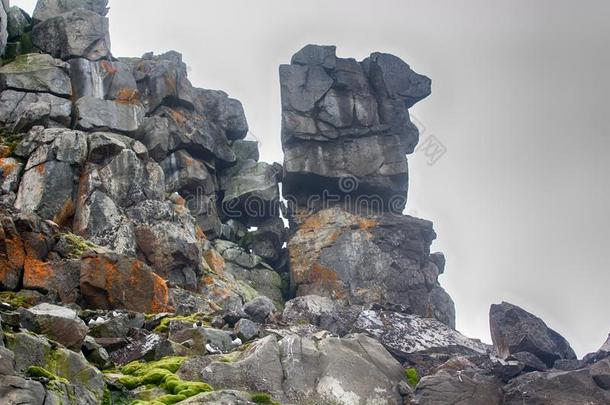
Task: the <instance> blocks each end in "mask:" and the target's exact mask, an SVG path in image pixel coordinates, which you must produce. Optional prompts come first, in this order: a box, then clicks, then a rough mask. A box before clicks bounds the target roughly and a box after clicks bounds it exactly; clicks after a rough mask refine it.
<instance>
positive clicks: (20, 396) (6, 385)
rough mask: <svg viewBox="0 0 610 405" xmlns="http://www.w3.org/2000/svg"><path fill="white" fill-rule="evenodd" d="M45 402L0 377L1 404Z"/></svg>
mask: <svg viewBox="0 0 610 405" xmlns="http://www.w3.org/2000/svg"><path fill="white" fill-rule="evenodd" d="M1 8H2V7H0V9H1ZM44 400H45V389H44V387H43V386H42V384H41V383H39V382H38V381H32V380H26V379H24V378H21V377H17V376H10V375H0V402H2V403H3V404H28V405H43V403H44Z"/></svg>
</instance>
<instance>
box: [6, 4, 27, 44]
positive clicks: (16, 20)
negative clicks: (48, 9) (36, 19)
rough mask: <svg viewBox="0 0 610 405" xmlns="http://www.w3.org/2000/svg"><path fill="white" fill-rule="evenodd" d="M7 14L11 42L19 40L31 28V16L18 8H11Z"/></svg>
mask: <svg viewBox="0 0 610 405" xmlns="http://www.w3.org/2000/svg"><path fill="white" fill-rule="evenodd" d="M0 13H1V12H0ZM6 14H7V23H8V24H7V29H8V38H9V39H10V40H12V39H17V38H19V37H20V36H21V35H23V34H24V33H25V32H26V30H27V29H28V28H29V25H30V22H31V21H30V16H29V15H28V14H27V13H26V12H25V11H23V10H22V9H20V8H19V7H17V6H13V7H11V8H9V9H8V11H7V12H6Z"/></svg>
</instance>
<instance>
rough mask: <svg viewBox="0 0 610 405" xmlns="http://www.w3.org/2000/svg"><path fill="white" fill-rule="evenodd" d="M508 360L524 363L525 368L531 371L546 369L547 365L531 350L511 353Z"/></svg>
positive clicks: (526, 370)
mask: <svg viewBox="0 0 610 405" xmlns="http://www.w3.org/2000/svg"><path fill="white" fill-rule="evenodd" d="M508 360H517V361H519V362H521V363H522V364H523V370H524V371H525V372H529V371H546V370H547V366H546V364H544V363H543V362H542V360H540V359H539V358H538V357H536V356H535V355H533V354H532V353H529V352H518V353H513V354H511V355H510V357H509V358H508Z"/></svg>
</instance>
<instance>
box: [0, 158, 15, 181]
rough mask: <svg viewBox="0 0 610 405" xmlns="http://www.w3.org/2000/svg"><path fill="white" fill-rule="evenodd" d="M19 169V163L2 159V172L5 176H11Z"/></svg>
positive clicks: (0, 164) (0, 168)
mask: <svg viewBox="0 0 610 405" xmlns="http://www.w3.org/2000/svg"><path fill="white" fill-rule="evenodd" d="M15 169H17V164H16V163H14V162H11V161H7V160H5V159H0V172H2V174H3V176H4V177H7V176H9V175H10V174H11V173H13V172H14V171H15Z"/></svg>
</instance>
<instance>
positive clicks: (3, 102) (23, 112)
mask: <svg viewBox="0 0 610 405" xmlns="http://www.w3.org/2000/svg"><path fill="white" fill-rule="evenodd" d="M71 121H72V102H71V101H70V100H68V99H65V98H62V97H57V96H54V95H52V94H49V93H24V92H20V91H15V90H5V91H3V92H2V93H0V124H2V125H7V126H14V127H16V129H18V130H23V131H27V130H28V129H29V128H30V127H31V126H33V125H43V126H47V127H68V126H70V122H71Z"/></svg>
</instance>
